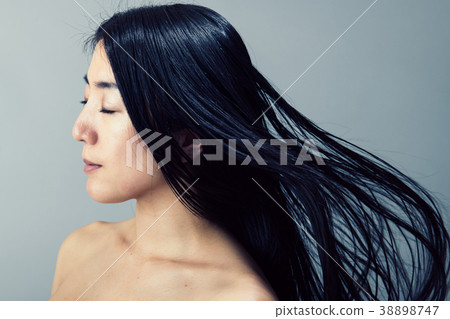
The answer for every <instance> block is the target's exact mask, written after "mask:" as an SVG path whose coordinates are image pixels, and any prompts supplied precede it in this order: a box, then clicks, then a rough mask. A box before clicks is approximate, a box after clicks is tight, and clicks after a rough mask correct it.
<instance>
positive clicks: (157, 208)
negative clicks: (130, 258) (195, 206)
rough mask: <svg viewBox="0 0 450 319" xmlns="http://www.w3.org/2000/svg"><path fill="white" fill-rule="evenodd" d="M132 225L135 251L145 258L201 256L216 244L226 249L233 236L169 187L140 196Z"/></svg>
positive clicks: (171, 258) (188, 257) (206, 253)
mask: <svg viewBox="0 0 450 319" xmlns="http://www.w3.org/2000/svg"><path fill="white" fill-rule="evenodd" d="M132 227H133V229H132V231H131V234H132V236H133V237H134V236H135V237H134V238H133V240H135V239H136V242H135V244H134V247H133V251H134V252H135V253H136V254H138V255H139V256H142V257H144V258H145V259H147V258H157V259H170V260H190V259H192V257H194V256H195V259H199V257H200V256H204V257H206V255H208V254H209V253H211V248H212V247H214V249H217V248H218V247H221V248H224V249H225V246H226V245H227V242H228V243H229V239H230V238H229V237H228V236H227V235H226V234H225V233H224V232H223V231H221V230H220V228H218V227H217V226H215V225H214V224H212V223H211V222H209V221H207V220H206V219H204V218H201V217H197V216H195V215H194V214H193V213H191V212H190V211H189V210H188V209H187V208H186V207H185V206H183V205H182V204H181V202H180V201H179V200H178V199H177V196H176V195H175V194H174V193H173V191H172V190H171V189H170V187H169V186H167V187H160V188H158V189H154V190H153V189H152V191H151V193H150V194H146V195H145V196H141V197H140V198H137V199H136V217H135V218H134V219H133V223H132Z"/></svg>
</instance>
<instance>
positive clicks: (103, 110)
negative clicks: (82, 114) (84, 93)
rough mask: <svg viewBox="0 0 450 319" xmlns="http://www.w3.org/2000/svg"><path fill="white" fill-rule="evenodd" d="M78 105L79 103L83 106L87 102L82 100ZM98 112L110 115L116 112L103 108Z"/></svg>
mask: <svg viewBox="0 0 450 319" xmlns="http://www.w3.org/2000/svg"><path fill="white" fill-rule="evenodd" d="M80 103H81V104H82V105H85V104H86V103H87V101H85V100H83V101H80ZM100 112H102V113H106V114H112V113H115V112H116V111H111V110H107V109H105V108H103V107H102V109H101V110H100Z"/></svg>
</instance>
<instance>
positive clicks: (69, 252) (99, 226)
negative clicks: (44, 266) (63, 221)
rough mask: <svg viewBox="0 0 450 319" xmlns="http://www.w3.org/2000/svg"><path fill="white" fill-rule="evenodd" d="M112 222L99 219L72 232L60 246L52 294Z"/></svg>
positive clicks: (93, 247) (93, 246)
mask: <svg viewBox="0 0 450 319" xmlns="http://www.w3.org/2000/svg"><path fill="white" fill-rule="evenodd" d="M108 224H110V223H107V222H103V221H97V222H93V223H91V224H88V225H85V226H83V227H80V228H78V229H77V230H75V231H73V232H72V233H70V234H69V235H68V236H67V237H66V239H64V241H63V242H62V244H61V246H60V247H59V251H58V257H57V259H56V267H55V275H54V278H53V285H52V291H51V295H53V294H54V293H55V291H56V290H57V289H58V287H59V286H60V284H61V283H62V282H63V281H64V279H65V278H66V277H67V275H68V274H69V273H70V272H71V271H72V270H73V269H76V268H77V267H78V266H79V265H80V263H81V262H82V260H83V259H84V258H85V256H88V255H89V253H90V252H91V251H92V250H93V249H95V245H94V244H95V243H98V239H100V238H102V236H104V234H105V232H106V231H108V230H109V229H110V228H111V227H110V226H109V225H108Z"/></svg>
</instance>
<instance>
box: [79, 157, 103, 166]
mask: <svg viewBox="0 0 450 319" xmlns="http://www.w3.org/2000/svg"><path fill="white" fill-rule="evenodd" d="M83 162H84V163H85V164H86V165H97V166H101V165H100V164H97V163H93V162H91V161H88V160H87V159H85V158H83Z"/></svg>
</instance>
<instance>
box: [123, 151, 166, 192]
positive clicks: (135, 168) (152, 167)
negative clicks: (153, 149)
mask: <svg viewBox="0 0 450 319" xmlns="http://www.w3.org/2000/svg"><path fill="white" fill-rule="evenodd" d="M131 154H132V156H130V155H128V162H127V154H126V150H125V149H124V151H123V152H122V153H121V154H120V157H121V165H120V166H121V169H120V170H119V171H120V173H119V174H120V175H119V176H117V187H118V192H119V193H120V194H121V195H122V196H125V197H129V198H137V197H140V196H142V195H145V193H147V192H149V191H151V190H154V189H155V188H158V187H160V186H161V185H163V184H164V183H165V180H164V177H163V175H162V173H161V170H159V169H158V166H157V164H156V162H155V160H154V159H153V156H152V154H151V153H150V154H147V152H146V151H143V152H142V154H141V155H140V156H138V157H136V155H137V154H136V147H133V148H132V152H131Z"/></svg>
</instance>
